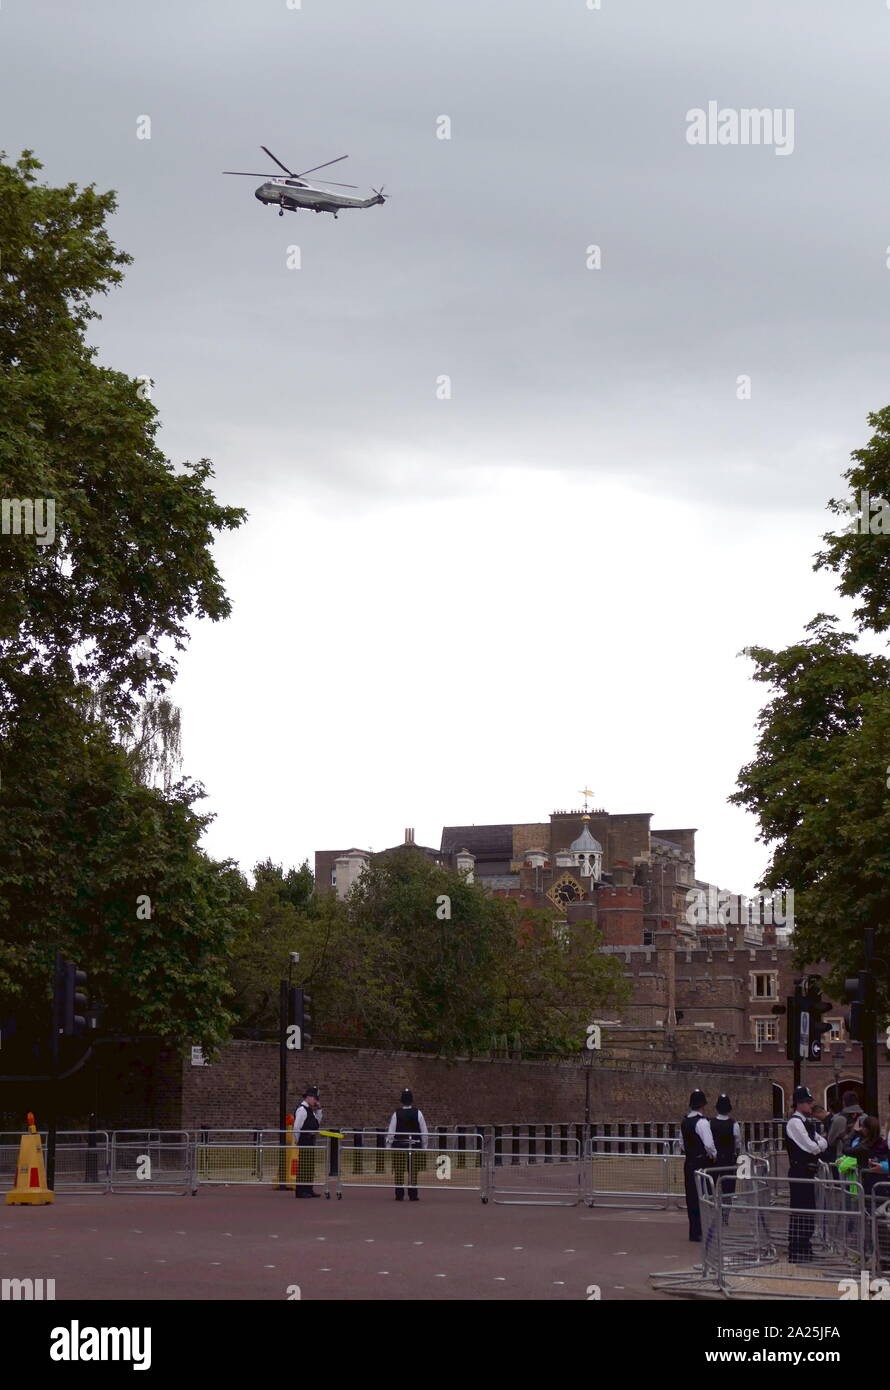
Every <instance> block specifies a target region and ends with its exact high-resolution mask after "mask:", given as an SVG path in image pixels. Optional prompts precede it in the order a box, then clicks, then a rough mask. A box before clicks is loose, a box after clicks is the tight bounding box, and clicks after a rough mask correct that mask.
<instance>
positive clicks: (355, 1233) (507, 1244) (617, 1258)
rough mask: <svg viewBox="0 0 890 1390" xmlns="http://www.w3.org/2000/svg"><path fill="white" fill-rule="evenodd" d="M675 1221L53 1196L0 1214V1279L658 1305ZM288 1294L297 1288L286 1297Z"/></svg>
mask: <svg viewBox="0 0 890 1390" xmlns="http://www.w3.org/2000/svg"><path fill="white" fill-rule="evenodd" d="M700 1249H701V1247H700V1246H696V1245H691V1244H690V1242H689V1240H688V1228H687V1224H686V1215H685V1212H684V1211H682V1210H680V1211H657V1210H652V1211H648V1212H640V1211H621V1210H617V1209H614V1208H613V1209H608V1208H604V1207H596V1208H593V1209H590V1208H588V1207H586V1206H584V1205H579V1206H574V1207H569V1206H565V1207H560V1206H546V1207H544V1206H504V1205H495V1204H493V1203H489V1204H487V1205H484V1204H483V1203H481V1202H480V1200H479V1198H478V1196H476V1195H475V1194H473V1193H470V1192H448V1193H438V1192H436V1193H427V1192H423V1193H422V1194H421V1200H420V1201H419V1202H408V1201H404V1202H396V1201H395V1200H394V1199H393V1196H392V1193H391V1192H390V1191H388V1190H385V1189H375V1190H365V1189H352V1190H347V1191H346V1193H345V1195H344V1197H343V1200H342V1201H337V1200H334V1199H331V1200H327V1199H325V1198H320V1199H319V1200H317V1201H296V1200H295V1199H294V1197H293V1194H292V1193H290V1192H279V1191H275V1190H272V1189H270V1188H254V1187H228V1188H226V1187H203V1188H201V1189H200V1190H199V1192H198V1194H197V1196H195V1197H190V1196H168V1195H165V1194H159V1193H150V1194H145V1195H142V1194H139V1195H135V1194H131V1193H126V1194H109V1195H105V1196H96V1197H93V1196H78V1195H74V1194H72V1195H70V1196H66V1195H64V1194H60V1195H58V1196H57V1198H56V1201H55V1203H54V1204H53V1205H52V1206H48V1207H4V1208H0V1279H5V1278H25V1277H31V1278H43V1279H47V1278H53V1279H55V1295H56V1300H57V1301H61V1300H65V1299H76V1300H81V1299H89V1300H105V1299H108V1300H111V1299H125V1300H145V1299H172V1300H191V1299H195V1300H216V1299H219V1300H233V1299H234V1300H245V1299H262V1300H267V1299H272V1300H274V1299H282V1300H284V1299H288V1298H292V1299H293V1298H300V1299H302V1300H319V1299H321V1300H351V1299H356V1300H366V1299H371V1300H384V1301H398V1300H436V1301H442V1300H449V1299H450V1300H460V1299H472V1300H474V1301H476V1300H486V1301H487V1300H499V1301H505V1300H506V1301H510V1300H526V1301H539V1300H542V1299H543V1300H565V1299H567V1300H569V1301H573V1300H574V1301H577V1300H587V1299H590V1298H591V1297H595V1296H596V1295H595V1293H593V1292H592V1291H591V1290H590V1286H596V1287H598V1289H599V1291H600V1293H599V1297H600V1298H601V1300H602V1301H604V1302H607V1301H616V1300H618V1301H624V1300H635V1299H646V1300H659V1301H662V1300H668V1301H672V1300H670V1296H669V1295H667V1294H660V1293H657V1292H655V1291H653V1290H652V1289H651V1288H650V1287H649V1284H648V1278H647V1276H648V1275H649V1273H650V1272H652V1271H654V1270H658V1271H663V1270H672V1269H683V1268H686V1267H688V1266H689V1265H691V1264H692V1263H693V1262H694V1261H695V1260H696V1259H697V1258H698V1252H699V1250H700ZM296 1290H299V1292H296Z"/></svg>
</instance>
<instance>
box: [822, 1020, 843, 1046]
mask: <svg viewBox="0 0 890 1390" xmlns="http://www.w3.org/2000/svg"><path fill="white" fill-rule="evenodd" d="M825 1022H826V1023H829V1024H830V1025H831V1032H830V1033H826V1034H825V1041H826V1042H833V1043H834V1042H843V1041H844V1020H843V1019H842V1018H826V1020H825Z"/></svg>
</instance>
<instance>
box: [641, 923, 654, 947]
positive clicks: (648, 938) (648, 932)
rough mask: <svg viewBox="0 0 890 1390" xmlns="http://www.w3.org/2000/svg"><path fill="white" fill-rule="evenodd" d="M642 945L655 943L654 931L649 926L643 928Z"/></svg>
mask: <svg viewBox="0 0 890 1390" xmlns="http://www.w3.org/2000/svg"><path fill="white" fill-rule="evenodd" d="M643 945H644V946H654V945H655V932H654V931H653V930H652V928H651V927H644V928H643Z"/></svg>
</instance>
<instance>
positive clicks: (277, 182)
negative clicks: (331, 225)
mask: <svg viewBox="0 0 890 1390" xmlns="http://www.w3.org/2000/svg"><path fill="white" fill-rule="evenodd" d="M260 149H261V150H262V151H263V153H264V154H267V155H268V156H269V158H270V159H271V160H272V161H273V162H274V163H275V164H277V165H278V167H279V169H283V170H284V172H285V173H286V174H287V178H286V179H283V178H282V177H281V175H280V174H254V173H250V172H249V171H245V170H243V169H224V170H223V173H224V174H236V175H239V176H240V177H241V178H245V179H265V183H261V184H260V186H259V188H258V189H257V190H256V192H255V193H254V197H255V198H258V199H259V201H260V202H261V203H269V204H270V205H271V206H273V207H277V208H278V216H279V217H283V216H284V214H285V213H286V212H299V211H300V210H301V209H305V211H306V212H309V211H310V210H311V211H312V212H331V213H333V215H334V217H336V216H337V214H338V213H339V212H342V210H343V208H370V207H373V206H374V204H375V203H385V202H386V199H387V198H388V197H389V194H388V193H387V194H386V195H385V196H384V193H383V188H382V187H380V188H372V189H371V192H372V193H373V194H374V197H373V198H351V197H350V196H349V195H348V194H345V193H328V192H326V191H325V189H323V188H316V186H315V184H312V183H305V182H304V180H305V177H306V175H307V174H314V173H315V172H316V170H318V169H328V168H330V166H331V165H332V164H339V163H340V161H341V160H342V159H348V158H349V156H348V155H346V154H341V155H338V157H337V158H336V159H329V160H328V161H327V163H326V164H314V165H313V166H312V168H311V169H304V170H303V172H302V173H301V174H295V173H294V171H293V170H292V169H288V167H287V165H286V164H282V162H281V160H280V159H278V158H276V156H275V155H274V154H273V153H272V151H271V150H269V149H267V148H266V146H265V145H260ZM319 182H320V183H324V184H327V185H328V186H329V187H331V188H355V187H356V185H355V184H354V183H333V182H332V181H331V180H330V179H320V180H319Z"/></svg>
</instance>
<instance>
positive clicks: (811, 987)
mask: <svg viewBox="0 0 890 1390" xmlns="http://www.w3.org/2000/svg"><path fill="white" fill-rule="evenodd" d="M803 1003H804V1008H805V1009H806V1011H807V1013H808V1014H809V1030H808V1034H807V1058H808V1059H809V1061H811V1062H818V1060H819V1058H820V1057H821V1056H822V1038H823V1036H824V1035H825V1034H826V1033H830V1032H831V1024H830V1023H824V1022H823V1021H822V1020H823V1015H824V1014H827V1013H829V1012H830V1011H831V1009H832V1007H833V1006H832V1003H831V1000H830V999H823V997H822V991H821V989H820V986H819V980H818V978H816V977H811V978H810V980H809V983H808V985H807V994H806V998H805V999H804V1001H803Z"/></svg>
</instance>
